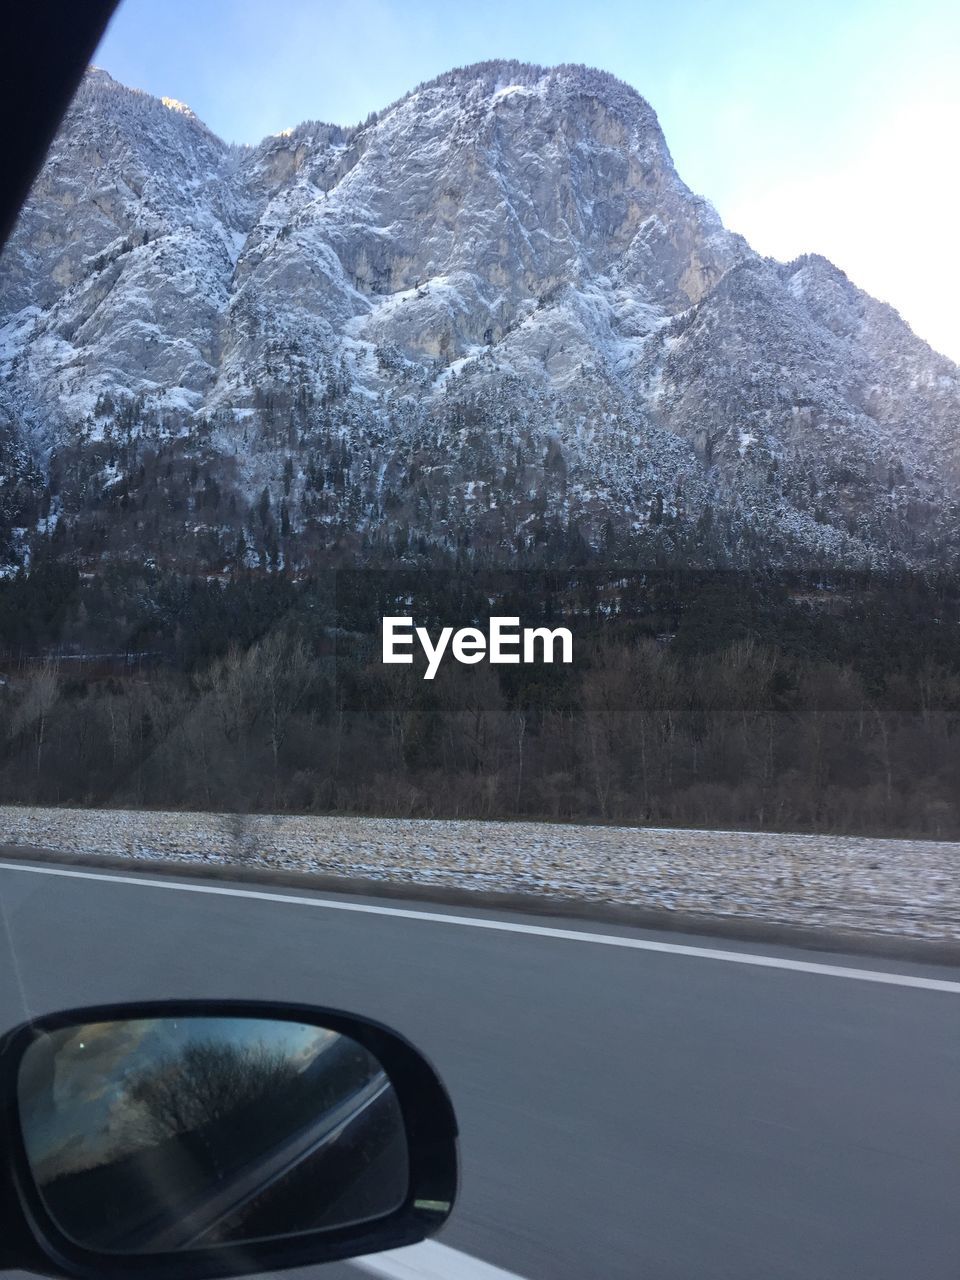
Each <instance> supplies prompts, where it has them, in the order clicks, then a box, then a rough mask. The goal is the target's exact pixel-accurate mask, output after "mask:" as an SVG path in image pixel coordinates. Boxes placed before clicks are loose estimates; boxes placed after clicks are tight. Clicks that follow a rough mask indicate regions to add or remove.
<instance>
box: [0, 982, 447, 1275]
mask: <svg viewBox="0 0 960 1280" xmlns="http://www.w3.org/2000/svg"><path fill="white" fill-rule="evenodd" d="M186 1017H206V1018H214V1017H230V1018H271V1019H275V1020H277V1021H286V1022H302V1023H307V1024H313V1025H317V1026H323V1027H328V1028H329V1029H330V1030H332V1031H337V1032H340V1033H341V1034H343V1035H345V1036H349V1037H351V1038H352V1039H353V1040H356V1041H357V1042H358V1043H359V1044H361V1045H363V1047H364V1048H366V1049H368V1050H369V1051H370V1053H372V1054H373V1055H374V1057H376V1058H378V1059H379V1061H380V1063H381V1065H382V1066H383V1068H384V1070H385V1071H386V1073H387V1075H388V1076H389V1078H390V1082H391V1084H392V1085H393V1087H394V1090H395V1092H396V1096H397V1101H398V1103H399V1105H400V1111H401V1114H402V1116H403V1121H404V1126H405V1129H406V1134H407V1147H408V1158H409V1164H410V1169H409V1187H408V1191H407V1197H406V1200H405V1201H404V1203H403V1204H402V1205H401V1206H400V1208H399V1209H397V1210H395V1211H394V1212H392V1213H390V1214H388V1215H387V1216H386V1217H383V1218H378V1219H376V1220H374V1221H370V1222H363V1223H358V1224H356V1225H355V1226H348V1227H341V1228H337V1229H334V1230H331V1231H317V1232H310V1233H308V1234H305V1235H298V1236H287V1237H283V1238H279V1239H272V1240H255V1241H250V1242H244V1243H243V1244H229V1245H224V1246H216V1247H208V1248H204V1249H191V1250H181V1251H177V1252H170V1253H159V1254H143V1255H130V1254H110V1253H99V1252H96V1251H94V1250H90V1249H85V1248H81V1247H80V1246H79V1245H77V1244H75V1243H74V1242H73V1241H72V1240H70V1239H69V1238H68V1237H67V1236H65V1235H64V1234H63V1233H62V1232H61V1231H60V1230H59V1229H58V1227H57V1225H56V1223H55V1222H53V1220H52V1219H51V1217H50V1215H49V1214H48V1213H47V1211H46V1209H45V1207H44V1205H43V1201H42V1200H41V1198H40V1195H39V1193H38V1192H37V1189H36V1185H35V1183H34V1180H33V1177H32V1175H31V1173H30V1169H29V1165H28V1161H27V1154H26V1148H25V1146H24V1140H23V1133H22V1129H21V1124H20V1112H19V1106H18V1102H17V1075H18V1071H19V1067H20V1062H21V1059H22V1058H23V1054H24V1052H25V1051H26V1049H27V1047H28V1046H29V1045H30V1044H32V1043H33V1042H34V1040H36V1039H37V1038H38V1037H39V1036H41V1035H43V1034H45V1033H47V1032H50V1031H58V1030H62V1029H64V1028H67V1027H71V1026H74V1025H77V1024H79V1023H86V1022H115V1021H122V1020H124V1019H140V1018H186ZM0 1126H2V1134H0V1221H2V1222H3V1224H4V1231H3V1239H2V1242H0V1268H10V1269H12V1268H20V1269H21V1270H27V1271H33V1272H35V1273H38V1274H40V1275H49V1276H70V1277H80V1278H89V1280H94V1278H97V1280H111V1277H115V1278H116V1280H120V1277H125V1278H126V1277H143V1280H154V1278H156V1280H161V1278H166V1277H171V1278H172V1277H177V1280H180V1278H182V1280H202V1277H205V1276H210V1277H215V1276H231V1275H247V1274H250V1273H252V1272H257V1271H270V1270H280V1269H283V1268H286V1267H301V1266H309V1265H311V1264H316V1263H321V1262H334V1261H337V1260H338V1259H343V1258H351V1257H357V1256H360V1255H362V1254H366V1253H377V1252H379V1251H381V1250H383V1249H398V1248H401V1247H403V1246H404V1245H410V1244H416V1243H418V1242H419V1241H421V1240H424V1239H426V1238H427V1237H428V1236H431V1235H433V1234H434V1233H435V1232H436V1231H438V1230H439V1228H440V1227H441V1226H442V1225H443V1223H444V1222H445V1221H446V1219H447V1218H448V1217H449V1215H450V1211H451V1209H452V1207H453V1202H454V1199H455V1197H456V1190H457V1125H456V1118H455V1116H454V1111H453V1106H452V1104H451V1102H450V1098H449V1096H448V1094H447V1091H446V1089H445V1088H444V1086H443V1084H442V1082H441V1081H440V1078H439V1076H438V1075H437V1073H436V1072H435V1071H434V1069H433V1068H432V1067H431V1066H430V1064H429V1063H428V1062H427V1061H426V1059H425V1058H424V1057H423V1056H422V1054H420V1053H419V1052H418V1051H417V1050H416V1049H415V1048H414V1047H413V1045H411V1044H410V1043H409V1042H408V1041H406V1040H405V1039H404V1038H403V1037H402V1036H399V1035H397V1034H396V1032H394V1031H391V1030H389V1028H387V1027H384V1026H382V1025H380V1024H379V1023H376V1022H373V1021H371V1020H370V1019H368V1018H361V1017H357V1016H355V1015H354V1014H349V1013H344V1012H342V1011H340V1010H336V1009H325V1008H319V1007H317V1006H313V1005H301V1004H283V1003H281V1004H275V1003H272V1002H270V1001H262V1000H257V1001H252V1000H159V1001H149V1002H145V1003H143V1004H139V1003H138V1004H115V1005H99V1006H94V1007H90V1008H83V1009H69V1010H65V1011H62V1012H57V1013H52V1014H47V1015H46V1016H44V1017H41V1018H37V1019H35V1020H34V1021H32V1022H29V1023H24V1024H22V1025H21V1026H19V1027H15V1028H14V1029H13V1030H12V1031H10V1032H8V1033H7V1034H6V1035H5V1036H4V1037H3V1038H2V1040H0Z"/></svg>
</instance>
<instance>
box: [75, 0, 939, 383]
mask: <svg viewBox="0 0 960 1280" xmlns="http://www.w3.org/2000/svg"><path fill="white" fill-rule="evenodd" d="M494 57H505V58H510V57H514V58H520V59H523V60H525V61H530V62H539V63H542V64H544V65H553V64H556V63H558V62H584V63H588V64H590V65H593V66H597V67H601V68H603V69H604V70H607V71H612V72H613V73H614V74H615V75H617V76H619V77H620V78H621V79H623V80H626V81H627V82H628V83H629V84H632V85H633V86H634V87H635V88H637V89H638V90H639V91H640V92H641V93H642V94H643V95H644V96H645V97H646V98H647V99H648V100H649V101H650V102H651V104H652V105H653V106H654V108H655V109H656V111H657V113H658V115H659V117H660V122H661V124H662V126H663V129H664V133H665V134H666V137H667V142H668V144H669V146H670V149H671V151H672V153H673V156H674V160H675V161H676V164H677V168H678V170H679V172H680V174H681V176H682V177H683V178H684V180H685V181H686V182H687V183H688V185H689V186H691V187H692V188H693V189H694V190H696V191H698V192H700V193H701V194H703V195H705V196H707V197H708V198H709V199H710V200H712V201H713V203H714V204H715V205H716V206H717V208H718V210H719V211H720V214H721V216H722V217H723V219H724V221H725V222H726V223H727V225H728V226H730V227H732V228H733V229H734V230H737V231H741V232H742V233H743V234H744V235H746V237H747V239H748V240H750V242H751V243H752V244H753V245H754V246H755V247H756V248H757V249H759V250H761V252H765V253H771V254H774V255H776V256H777V257H781V258H789V257H793V256H795V255H796V254H797V253H801V252H805V251H817V252H821V253H824V254H826V255H827V257H829V258H831V259H833V261H835V262H836V263H837V264H838V265H839V266H841V267H842V268H843V269H844V270H845V271H847V273H848V274H849V275H850V276H851V278H852V279H854V280H855V281H856V283H858V284H860V285H861V286H863V287H864V288H866V289H869V290H870V291H871V292H872V293H875V294H876V295H877V296H879V297H882V298H884V299H885V300H887V301H889V302H892V303H893V304H894V305H895V306H897V307H898V309H899V310H900V311H901V312H902V313H903V314H904V315H905V316H906V318H907V319H908V320H909V321H910V322H911V324H912V325H913V327H914V328H915V329H916V330H917V332H918V333H920V334H921V335H922V336H923V337H925V338H927V340H928V341H930V342H932V343H933V345H934V346H936V347H938V348H939V349H940V350H942V351H945V352H946V353H947V354H949V355H951V356H952V357H953V358H954V359H957V360H960V319H958V316H960V308H958V306H957V305H956V302H957V299H958V298H960V255H958V254H957V253H956V251H955V244H954V242H955V239H956V231H955V227H956V222H957V205H958V203H960V183H958V176H957V174H958V154H960V88H958V86H960V75H958V71H957V68H958V66H960V3H958V0H913V3H909V2H908V0H806V2H805V3H802V4H797V3H795V2H793V3H784V2H781V0H775V2H772V0H767V2H766V3H762V2H760V0H714V2H713V3H707V2H706V0H661V3H648V2H646V0H615V2H614V3H604V2H603V0H598V2H597V3H593V4H584V3H583V2H582V0H579V2H578V3H576V4H573V3H569V2H560V3H557V2H554V3H545V2H544V0H514V2H513V3H507V2H506V0H488V2H485V3H484V2H481V0H459V2H458V0H448V2H446V3H444V2H442V0H124V2H123V4H122V5H121V7H120V10H119V12H118V14H117V16H116V17H115V18H114V21H113V23H112V25H111V27H110V30H109V31H108V33H107V35H106V37H105V40H104V42H103V44H102V46H101V48H100V50H99V51H98V53H97V56H96V59H95V60H96V62H97V64H98V65H99V66H102V67H104V68H106V70H107V71H109V72H110V73H111V74H112V75H113V76H115V77H116V78H117V79H118V80H121V81H123V82H124V83H125V84H129V85H133V86H135V87H137V88H140V89H145V90H147V91H148V92H150V93H154V94H157V95H159V96H163V95H166V96H168V97H173V98H179V99H180V100H181V101H183V102H186V103H188V104H189V105H190V106H191V107H192V108H193V110H194V111H195V112H196V113H197V115H199V116H200V117H201V119H203V120H204V121H205V122H206V123H207V124H208V125H209V126H210V127H211V128H212V129H213V130H214V131H215V132H216V133H218V134H220V135H221V136H222V137H225V138H228V139H230V140H231V141H235V142H257V141H259V139H260V138H261V137H263V136H264V135H265V134H267V133H276V132H278V131H279V130H281V129H284V128H287V127H289V126H292V125H295V124H297V123H299V121H301V120H303V119H311V118H312V119H322V120H328V121H334V122H337V123H347V124H349V123H354V122H355V121H357V120H359V119H361V118H363V117H364V116H366V115H367V113H368V112H369V111H371V110H375V109H377V108H379V107H383V106H385V105H386V104H387V103H389V102H391V101H393V100H394V99H395V98H398V97H400V96H401V94H403V93H405V92H406V91H407V90H408V89H411V88H412V87H413V86H414V85H415V84H416V83H418V82H419V81H421V80H426V79H429V78H430V77H432V76H434V75H437V74H439V73H440V72H441V71H445V70H448V69H449V68H450V67H452V66H456V65H462V64H465V63H471V62H478V61H481V60H483V59H486V58H494Z"/></svg>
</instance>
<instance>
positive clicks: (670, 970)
mask: <svg viewBox="0 0 960 1280" xmlns="http://www.w3.org/2000/svg"><path fill="white" fill-rule="evenodd" d="M238 890H239V891H238ZM0 906H2V917H0V1023H2V1025H3V1026H4V1027H6V1026H9V1025H10V1024H12V1023H14V1022H17V1021H20V1020H22V1019H23V1018H24V1017H25V1016H28V1015H30V1014H37V1013H41V1012H45V1011H48V1010H51V1009H53V1008H56V1007H63V1006H66V1005H73V1004H84V1003H100V1002H104V1001H114V1000H137V999H148V998H158V997H166V996H179V997H191V996H207V997H218V996H223V997H227V996H233V997H249V998H259V999H286V1000H303V1001H311V1002H315V1003H318V1004H330V1005H333V1006H338V1007H341V1008H345V1009H349V1010H355V1011H357V1012H361V1013H364V1014H368V1015H370V1016H372V1017H374V1018H378V1019H381V1020H382V1021H384V1022H386V1023H388V1024H391V1025H393V1026H395V1027H396V1028H397V1029H399V1030H401V1031H403V1032H404V1033H405V1034H406V1035H408V1036H409V1037H410V1038H411V1039H412V1040H413V1041H414V1043H416V1044H417V1045H418V1046H419V1047H420V1048H421V1049H423V1050H424V1051H425V1052H426V1053H427V1054H428V1055H429V1056H430V1057H431V1058H432V1060H433V1061H434V1063H435V1064H436V1066H437V1067H438V1068H439V1070H440V1072H441V1074H442V1076H443V1077H444V1079H445V1080H446V1082H447V1084H448V1087H449V1089H450V1091H451V1094H452V1096H453V1100H454V1104H455V1106H456V1109H457V1112H458V1116H459V1119H460V1126H461V1156H462V1164H463V1183H462V1192H461V1198H460V1202H459V1204H458V1206H457V1208H456V1210H455V1212H454V1215H453V1217H452V1219H451V1222H450V1224H449V1225H448V1227H447V1229H446V1230H445V1231H444V1233H443V1235H442V1236H441V1237H440V1244H439V1245H437V1246H429V1245H428V1246H422V1247H419V1249H420V1251H419V1252H418V1253H414V1254H411V1255H410V1258H409V1260H407V1261H406V1262H405V1261H404V1260H403V1259H398V1260H394V1261H390V1260H388V1261H387V1262H386V1263H384V1264H383V1269H381V1271H380V1273H379V1274H381V1275H394V1276H397V1277H399V1276H401V1275H409V1276H410V1277H411V1280H413V1278H414V1277H416V1276H422V1277H426V1276H427V1275H428V1274H429V1275H432V1276H437V1277H440V1276H441V1275H446V1276H447V1277H448V1280H468V1277H470V1276H471V1274H473V1275H475V1276H476V1280H485V1276H487V1277H489V1280H494V1278H495V1276H496V1275H497V1272H496V1271H495V1270H492V1269H500V1273H501V1274H503V1273H506V1275H508V1276H510V1277H513V1276H518V1277H522V1278H525V1280H598V1278H600V1280H644V1278H649V1280H706V1278H709V1277H730V1280H777V1278H778V1277H788V1278H795V1280H834V1278H835V1280H856V1278H858V1277H864V1280H867V1278H869V1280H887V1278H889V1280H905V1278H906V1277H910V1280H957V1277H958V1275H960V971H958V970H956V969H948V968H935V967H932V966H924V965H919V964H903V963H898V962H895V961H884V960H874V959H865V958H864V957H863V956H859V957H853V956H850V957H846V956H843V955H832V954H823V953H813V952H810V951H796V950H791V949H789V948H775V947H763V946H758V945H757V944H749V945H748V944H738V943H735V942H727V941H724V942H722V943H718V942H717V940H716V939H698V938H695V937H688V936H680V935H676V934H665V933H645V932H644V931H642V930H630V929H625V928H618V927H613V926H602V925H598V926H596V927H593V926H585V925H582V924H580V925H578V926H577V927H576V928H571V927H568V923H565V922H558V923H557V926H556V928H551V926H550V922H549V921H545V920H544V919H543V918H542V917H541V918H537V919H536V920H528V919H526V918H524V917H520V916H510V915H499V916H498V915H497V914H496V913H490V912H483V911H479V910H478V911H470V910H467V909H459V908H458V909H456V910H455V911H444V910H443V909H441V908H436V907H430V906H428V905H424V906H422V907H418V906H416V905H415V904H409V903H405V904H402V905H398V904H396V903H378V902H376V901H374V900H372V899H366V900H361V899H346V898H336V899H333V898H325V897H324V896H323V895H321V894H313V893H309V892H304V893H302V894H298V893H297V892H295V891H292V890H290V889H276V890H273V889H264V888H257V889H255V890H251V889H244V888H242V887H241V886H236V888H235V889H232V890H231V888H230V886H228V885H224V884H216V885H214V884H212V883H211V884H208V885H204V884H202V883H198V882H195V881H189V882H181V881H178V880H173V879H168V878H166V877H164V878H163V879H160V878H159V877H157V878H156V879H155V880H154V881H152V882H151V881H149V879H147V880H144V878H142V877H138V876H134V875H125V874H123V873H106V872H104V873H95V872H90V871H80V870H78V869H76V868H62V869H58V868H54V867H50V866H46V867H43V868H38V869H36V870H33V871H31V870H26V869H23V868H22V867H16V868H12V867H10V866H9V864H8V865H7V866H5V867H2V868H0ZM437 917H441V918H439V919H438V918H437ZM441 1246H442V1247H441ZM471 1260H477V1261H476V1262H475V1263H474V1262H472V1261H471ZM371 1261H372V1260H371ZM481 1263H486V1264H488V1266H489V1267H490V1268H492V1269H491V1270H489V1271H486V1272H485V1276H484V1274H483V1273H484V1268H483V1267H482V1266H481V1265H480V1264H481ZM404 1267H406V1270H404ZM286 1274H291V1275H303V1274H305V1273H286ZM320 1274H322V1275H323V1276H324V1278H325V1280H360V1277H361V1274H362V1272H361V1270H360V1268H358V1267H357V1266H356V1265H354V1264H349V1265H348V1264H337V1265H335V1266H330V1267H327V1268H325V1269H324V1270H323V1271H322V1272H320Z"/></svg>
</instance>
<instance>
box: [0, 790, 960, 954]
mask: <svg viewBox="0 0 960 1280" xmlns="http://www.w3.org/2000/svg"><path fill="white" fill-rule="evenodd" d="M0 843H7V844H14V845H16V844H22V845H33V846H35V847H38V848H45V849H56V850H63V851H66V852H71V853H84V854H90V853H99V854H105V855H123V856H127V857H132V858H138V859H143V860H145V861H151V860H157V859H163V860H180V861H188V862H215V863H243V864H245V865H248V866H262V867H268V868H271V867H272V868H282V869H284V870H295V871H296V870H302V871H312V872H319V873H323V874H328V875H339V876H353V877H358V878H362V879H367V880H389V881H393V882H404V883H413V884H423V885H445V886H457V887H460V888H467V889H477V890H486V891H499V892H506V893H537V894H544V895H550V896H553V897H562V898H577V899H581V900H589V901H602V902H617V903H630V904H634V905H637V906H642V907H648V908H661V909H667V910H672V911H689V912H696V913H702V914H709V915H718V916H750V917H754V918H756V919H761V920H768V921H776V922H780V923H785V924H795V925H814V926H821V927H829V928H840V929H862V930H869V931H872V932H879V933H895V934H906V935H911V936H914V937H927V938H960V874H958V872H960V844H948V843H940V842H934V841H920V840H874V839H861V838H855V837H854V838H851V837H839V836H805V835H770V834H765V833H753V832H730V831H681V830H668V829H663V828H660V829H657V828H635V827H587V826H559V825H551V824H547V823H508V822H473V821H464V822H454V821H415V820H409V819H393V818H340V817H289V816H257V817H246V816H245V817H237V816H235V815H230V814H208V813H144V812H133V811H117V810H77V809H34V808H24V807H12V806H11V807H4V808H0Z"/></svg>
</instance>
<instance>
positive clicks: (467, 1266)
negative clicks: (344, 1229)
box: [351, 1240, 520, 1280]
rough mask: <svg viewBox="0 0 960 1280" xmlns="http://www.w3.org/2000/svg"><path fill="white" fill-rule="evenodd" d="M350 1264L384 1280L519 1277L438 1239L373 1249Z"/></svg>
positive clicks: (505, 1279)
mask: <svg viewBox="0 0 960 1280" xmlns="http://www.w3.org/2000/svg"><path fill="white" fill-rule="evenodd" d="M351 1265H352V1266H354V1267H359V1268H360V1270H361V1271H366V1272H367V1273H368V1274H369V1275H372V1276H381V1277H383V1280H520V1277H519V1276H518V1275H517V1274H516V1272H514V1271H503V1270H502V1269H501V1268H500V1267H492V1266H491V1265H490V1263H489V1262H481V1261H480V1259H479V1258H472V1257H471V1256H470V1254H469V1253H460V1251H459V1250H458V1249H450V1248H448V1247H447V1246H446V1245H445V1244H438V1243H437V1241H436V1240H424V1242H423V1244H412V1245H409V1246H408V1247H407V1248H406V1249H391V1250H390V1251H389V1253H371V1254H370V1256H369V1257H368V1258H352V1259H351Z"/></svg>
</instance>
